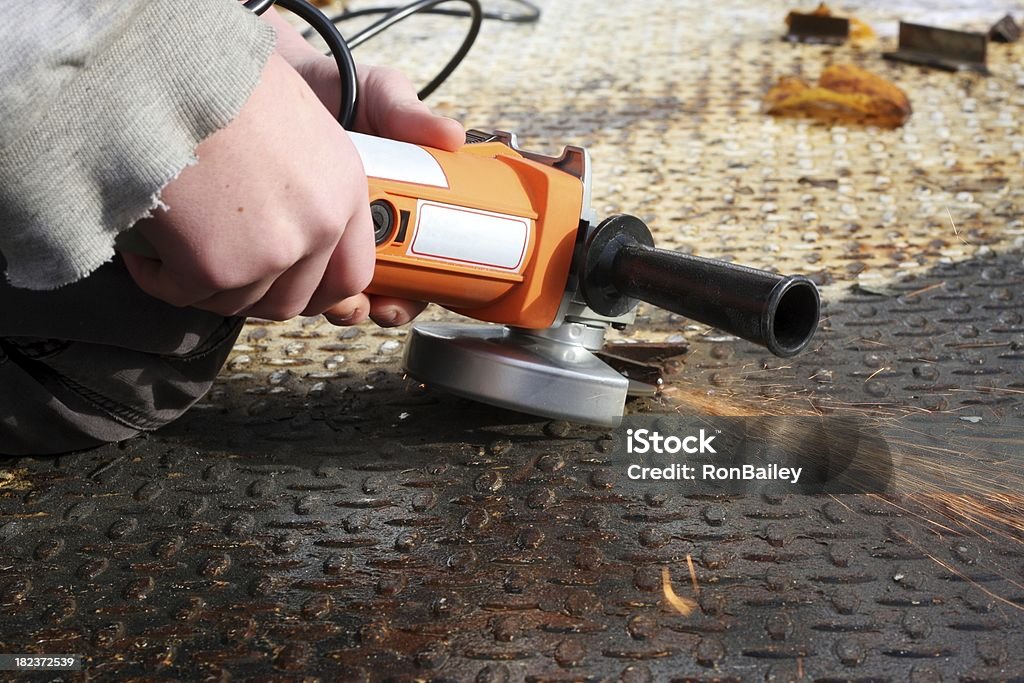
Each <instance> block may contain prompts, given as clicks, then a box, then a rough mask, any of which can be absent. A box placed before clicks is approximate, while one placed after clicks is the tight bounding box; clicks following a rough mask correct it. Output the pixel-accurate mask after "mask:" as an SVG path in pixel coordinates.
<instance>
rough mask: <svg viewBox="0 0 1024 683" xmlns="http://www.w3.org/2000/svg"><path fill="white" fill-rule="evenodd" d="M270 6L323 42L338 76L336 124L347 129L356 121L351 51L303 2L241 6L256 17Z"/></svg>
mask: <svg viewBox="0 0 1024 683" xmlns="http://www.w3.org/2000/svg"><path fill="white" fill-rule="evenodd" d="M273 5H277V6H278V7H283V8H284V9H286V10H288V11H289V12H293V13H294V14H295V15H296V16H298V17H299V18H300V19H302V20H303V21H305V22H306V23H307V24H309V25H310V26H311V27H312V28H313V30H315V31H316V32H317V33H319V34H320V37H321V38H323V39H324V42H325V43H327V48H328V50H330V53H331V56H332V57H334V61H335V63H336V64H337V65H338V74H339V75H340V77H341V104H340V106H339V107H338V121H339V122H340V123H341V125H342V127H344V128H351V127H352V123H353V122H354V121H355V120H356V102H357V97H358V93H359V82H358V80H357V79H356V63H355V60H354V59H352V51H351V50H350V49H349V46H348V43H346V42H345V38H344V37H343V36H342V35H341V32H340V31H338V27H337V26H335V25H334V22H333V21H331V20H330V19H329V18H328V17H327V15H326V14H324V13H323V12H321V11H320V10H319V9H317V8H316V7H314V6H313V5H311V4H310V3H309V2H307V1H306V0H247V2H246V3H245V6H246V7H247V8H248V9H250V10H252V11H253V12H255V13H256V14H263V13H264V12H266V11H267V10H268V9H270V8H271V7H272V6H273Z"/></svg>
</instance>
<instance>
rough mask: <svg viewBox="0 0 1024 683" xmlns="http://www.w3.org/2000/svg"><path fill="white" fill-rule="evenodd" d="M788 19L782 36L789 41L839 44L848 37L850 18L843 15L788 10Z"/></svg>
mask: <svg viewBox="0 0 1024 683" xmlns="http://www.w3.org/2000/svg"><path fill="white" fill-rule="evenodd" d="M788 20H789V32H787V33H786V35H785V36H784V38H785V39H786V40H788V41H790V42H791V43H823V44H827V45H841V44H843V43H845V42H846V40H847V39H848V38H849V37H850V20H849V19H847V18H845V17H830V16H825V15H821V14H800V13H799V12H790V13H789V17H788Z"/></svg>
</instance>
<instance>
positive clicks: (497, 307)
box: [248, 0, 820, 426]
mask: <svg viewBox="0 0 1024 683" xmlns="http://www.w3.org/2000/svg"><path fill="white" fill-rule="evenodd" d="M442 1H443V0H442ZM466 2H467V4H469V5H470V6H471V8H472V18H473V24H472V26H471V29H470V33H469V36H467V41H466V42H465V43H464V44H463V49H464V50H468V49H469V48H468V46H469V45H470V44H471V43H472V39H473V38H475V35H476V31H477V30H478V29H479V23H480V20H481V17H482V14H481V12H480V5H479V2H477V0H466ZM272 4H274V3H273V2H271V1H270V0H263V1H260V0H250V2H249V3H248V5H249V6H251V7H252V8H253V9H255V10H256V11H264V10H266V9H267V8H269V7H270V6H271V5H272ZM277 4H279V5H280V6H282V7H285V8H286V9H290V10H293V11H296V12H297V13H298V14H299V16H301V17H302V18H304V19H307V21H310V23H311V25H312V26H313V27H314V29H315V30H316V31H317V32H318V33H320V34H321V35H322V36H323V37H324V39H325V40H326V41H327V43H328V46H329V47H330V49H331V51H332V53H333V54H334V57H335V60H336V61H337V62H338V65H339V70H341V73H342V82H343V84H345V87H343V91H345V92H346V94H345V101H344V102H343V103H342V104H343V106H342V108H341V115H340V116H339V120H340V121H341V122H342V124H343V125H344V123H345V122H346V121H350V120H351V119H352V117H353V116H354V114H355V107H356V106H357V104H356V102H357V95H356V87H357V86H356V83H355V67H354V63H353V61H352V58H351V53H350V51H349V47H350V46H349V45H346V44H345V40H344V38H342V37H341V34H340V33H339V32H338V30H337V28H336V27H335V26H334V24H333V22H332V21H331V20H329V19H327V18H326V17H324V15H323V14H322V13H321V12H320V11H319V10H317V9H316V8H315V7H313V6H312V5H310V4H309V3H307V2H306V1H305V0H278V2H277ZM437 4H440V2H438V0H423V1H421V2H417V3H414V4H413V5H409V6H408V7H406V8H401V9H398V10H394V11H392V12H390V13H389V14H387V15H386V16H385V18H384V20H382V22H387V21H389V20H400V18H404V17H405V16H409V14H411V13H414V12H415V11H418V10H414V9H411V8H413V7H417V8H421V9H422V8H430V7H433V6H434V5H437ZM296 8H298V9H296ZM314 16H315V17H316V18H313V17H314ZM307 17H309V18H307ZM374 30H375V29H374V27H372V26H371V27H370V29H367V32H369V33H370V34H373V31H374ZM463 49H460V53H462V54H459V55H456V59H454V60H453V62H454V63H455V64H457V63H458V60H460V59H461V57H462V56H463V55H464V50H463ZM449 66H450V67H451V68H454V66H452V62H450V63H449ZM442 80H443V78H442ZM435 81H437V79H435ZM433 83H434V82H432V84H433ZM428 87H429V86H428ZM350 136H351V138H352V140H353V142H354V143H355V146H356V148H357V150H358V151H359V154H360V157H361V159H362V162H363V166H364V168H365V171H366V174H367V177H368V179H369V199H370V208H371V214H372V217H373V222H374V232H375V241H376V245H377V256H376V268H375V274H374V277H373V280H372V282H371V283H370V286H369V287H368V288H367V293H369V294H377V295H385V296H394V297H399V298H404V299H412V300H420V301H430V302H433V303H437V304H440V305H442V306H444V307H446V308H448V309H450V310H452V311H454V312H456V313H459V314H462V315H465V316H467V317H470V318H474V319H476V320H479V321H484V322H488V323H496V324H493V325H480V324H453V323H420V324H416V325H414V326H413V327H412V331H411V334H410V337H409V341H408V343H407V345H406V351H405V357H404V365H405V368H406V370H407V371H408V373H409V374H410V375H411V376H413V377H414V378H416V379H417V380H419V381H421V382H424V383H426V384H427V385H430V386H436V387H441V388H443V389H445V390H448V391H450V392H452V393H454V394H457V395H460V396H464V397H468V398H471V399H474V400H478V401H482V402H485V403H490V404H493V405H497V406H500V407H504V408H509V409H513V410H518V411H522V412H527V413H531V414H535V415H542V416H546V417H553V418H560V419H567V420H572V421H578V422H584V423H590V424H597V425H608V426H613V425H616V424H618V422H619V421H620V419H621V417H622V413H623V410H624V406H625V401H626V398H627V397H628V396H629V395H631V394H633V395H635V394H651V393H653V392H654V388H653V387H650V386H647V385H643V384H641V383H639V382H636V381H633V380H630V379H628V378H627V377H624V376H623V375H622V374H620V373H619V372H617V371H616V370H614V369H613V368H611V367H610V366H608V365H607V364H605V363H604V362H603V361H602V360H600V359H599V358H598V357H597V355H595V353H594V352H595V351H598V350H599V349H600V348H601V347H602V345H603V343H604V337H605V333H606V331H607V329H608V328H610V327H611V328H616V329H622V328H624V327H625V326H626V325H628V324H630V323H631V322H633V319H634V311H635V308H636V306H637V303H638V301H639V300H643V301H647V302H649V303H651V304H654V305H655V306H658V307H661V308H665V309H667V310H670V311H673V312H675V313H678V314H680V315H683V316H685V317H687V318H690V319H693V320H696V321H699V322H702V323H706V324H708V325H712V326H714V327H717V328H719V329H721V330H724V331H726V332H728V333H730V334H733V335H735V336H737V337H740V338H743V339H746V340H748V341H751V342H754V343H756V344H760V345H761V346H764V347H765V348H767V349H768V350H769V351H771V352H772V353H773V354H775V355H777V356H781V357H790V356H793V355H796V354H798V353H800V352H801V351H802V350H804V349H805V348H806V347H807V346H808V344H809V343H810V341H811V338H812V337H813V335H814V332H815V330H816V328H817V325H818V317H819V310H820V300H819V295H818V290H817V288H816V287H815V285H814V283H813V282H811V280H809V279H808V278H806V277H804V276H801V275H788V276H784V275H777V274H774V273H770V272H767V271H762V270H756V269H753V268H747V267H744V266H740V265H735V264H731V263H727V262H724V261H717V260H713V259H707V258H699V257H695V256H690V255H685V254H682V253H679V252H675V251H668V250H664V249H656V248H655V247H654V240H653V237H652V235H651V231H650V230H649V229H648V227H647V226H646V225H645V224H644V223H643V222H642V221H641V220H640V219H639V218H636V217H634V216H629V215H616V216H611V217H608V218H605V219H604V220H598V219H597V217H596V216H594V214H593V212H592V210H591V206H590V205H591V196H592V189H591V164H590V157H589V154H588V153H587V151H586V150H584V149H582V148H579V147H572V146H570V147H566V148H565V150H564V151H563V152H562V154H561V155H560V156H558V157H552V156H545V155H542V154H537V153H533V152H528V151H524V150H522V149H520V148H519V145H518V143H517V140H516V138H515V136H514V135H512V134H510V133H505V132H494V133H489V132H484V131H478V130H471V131H469V132H468V133H467V139H466V142H467V144H466V145H465V146H464V147H463V148H462V149H461V150H460V151H458V152H447V151H443V150H438V149H431V148H426V147H421V146H417V145H411V144H408V143H403V142H397V141H394V140H386V139H382V138H376V137H372V136H368V135H363V134H359V133H350Z"/></svg>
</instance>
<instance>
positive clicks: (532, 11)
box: [331, 0, 540, 24]
mask: <svg viewBox="0 0 1024 683" xmlns="http://www.w3.org/2000/svg"><path fill="white" fill-rule="evenodd" d="M507 2H510V3H513V4H515V5H518V6H519V7H522V8H523V11H522V12H519V13H512V12H500V11H486V12H483V13H482V14H481V16H482V17H483V18H484V19H493V20H495V21H504V22H508V23H511V24H532V23H534V22H537V21H539V20H540V7H537V5H535V4H533V3H532V2H529V0H507ZM396 9H398V7H364V8H360V9H353V10H345V11H344V12H341V13H339V14H335V15H334V16H333V17H331V21H333V22H334V23H338V22H339V21H347V20H348V19H355V18H356V17H365V16H368V15H372V14H388V13H390V12H393V11H395V10H396ZM422 12H423V13H424V14H440V15H443V16H446V17H468V16H471V15H470V13H469V12H467V11H465V10H461V11H460V10H454V9H435V8H431V9H426V10H422Z"/></svg>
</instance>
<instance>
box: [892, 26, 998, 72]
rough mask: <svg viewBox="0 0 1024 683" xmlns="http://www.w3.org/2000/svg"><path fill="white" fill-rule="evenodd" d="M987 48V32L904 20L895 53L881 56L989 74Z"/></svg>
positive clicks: (950, 69)
mask: <svg viewBox="0 0 1024 683" xmlns="http://www.w3.org/2000/svg"><path fill="white" fill-rule="evenodd" d="M987 47H988V36H986V35H985V34H984V33H974V32H971V31H955V30H953V29H948V28H938V27H935V26H924V25H922V24H909V23H907V22H904V21H901V22H900V42H899V47H898V48H897V50H896V52H886V53H884V54H883V55H882V56H883V57H885V58H886V59H891V60H895V61H899V62H910V63H912V64H923V65H924V66H931V67H935V68H936V69H945V70H946V71H975V72H977V73H980V74H984V75H986V76H987V75H988V73H989V70H988V67H987V66H986V65H985V54H986V49H987Z"/></svg>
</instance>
